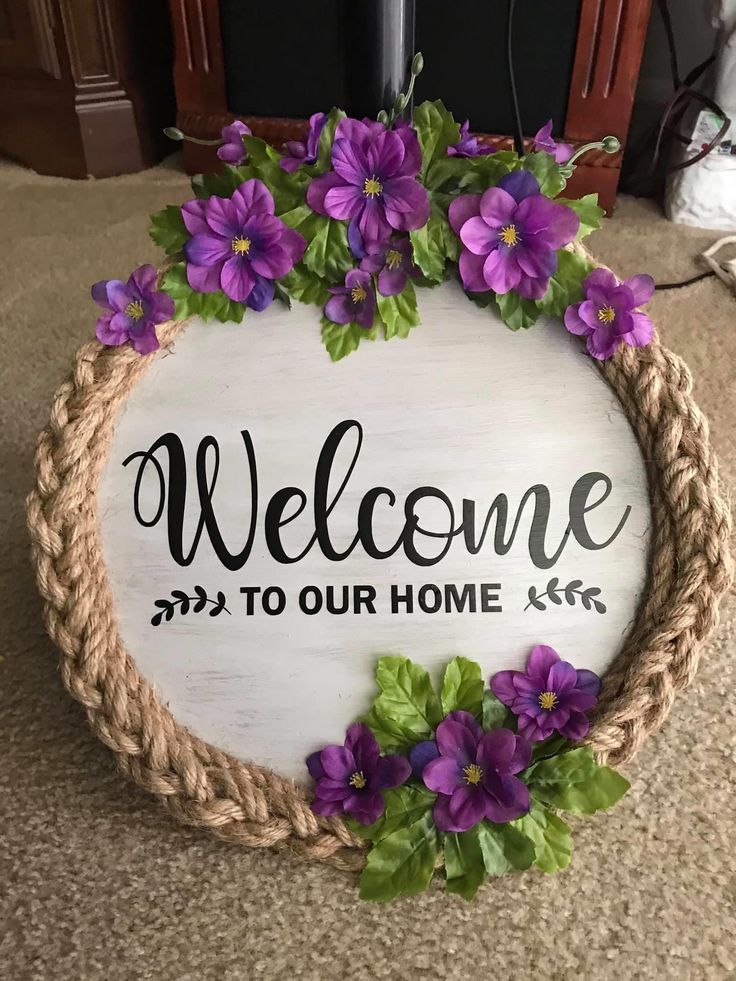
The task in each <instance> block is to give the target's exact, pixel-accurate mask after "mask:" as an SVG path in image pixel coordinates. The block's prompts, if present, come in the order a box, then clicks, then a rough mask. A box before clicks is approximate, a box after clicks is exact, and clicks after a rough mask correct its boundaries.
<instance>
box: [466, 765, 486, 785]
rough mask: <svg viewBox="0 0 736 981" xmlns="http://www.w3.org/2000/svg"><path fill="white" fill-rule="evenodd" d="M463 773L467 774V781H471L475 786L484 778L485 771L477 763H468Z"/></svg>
mask: <svg viewBox="0 0 736 981" xmlns="http://www.w3.org/2000/svg"><path fill="white" fill-rule="evenodd" d="M463 773H464V774H465V783H470V784H472V785H473V786H475V785H476V784H478V783H480V782H481V780H482V779H483V771H482V770H481V768H480V767H479V766H478V764H477V763H468V765H467V766H466V767H465V768H464V769H463Z"/></svg>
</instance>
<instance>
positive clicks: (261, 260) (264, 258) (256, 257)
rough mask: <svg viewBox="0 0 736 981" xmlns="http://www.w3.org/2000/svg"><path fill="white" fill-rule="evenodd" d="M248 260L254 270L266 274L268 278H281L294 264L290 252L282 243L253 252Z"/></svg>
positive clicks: (260, 274)
mask: <svg viewBox="0 0 736 981" xmlns="http://www.w3.org/2000/svg"><path fill="white" fill-rule="evenodd" d="M248 261H249V264H250V267H251V269H252V270H253V272H254V273H257V274H258V275H259V276H265V277H266V279H281V277H282V276H285V275H286V274H287V273H288V272H289V270H290V269H291V267H292V266H293V265H294V262H293V260H292V258H291V256H290V255H289V253H288V252H287V251H286V249H282V248H281V246H280V245H274V246H272V247H271V248H269V249H264V250H263V251H262V252H261V251H260V250H259V251H258V252H253V254H252V255H249V257H248Z"/></svg>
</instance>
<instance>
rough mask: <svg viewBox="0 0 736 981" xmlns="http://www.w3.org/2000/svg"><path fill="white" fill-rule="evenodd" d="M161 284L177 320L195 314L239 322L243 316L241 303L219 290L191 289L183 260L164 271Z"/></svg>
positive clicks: (204, 317) (221, 320)
mask: <svg viewBox="0 0 736 981" xmlns="http://www.w3.org/2000/svg"><path fill="white" fill-rule="evenodd" d="M161 286H162V289H164V290H166V292H167V293H168V294H169V296H170V297H171V298H172V300H173V301H174V303H175V304H176V316H177V318H178V319H179V320H184V319H186V318H187V317H195V316H196V317H202V319H203V320H219V321H220V322H221V323H229V322H230V321H232V322H233V323H236V324H239V323H240V322H241V321H242V319H243V317H244V316H245V307H244V306H243V305H242V303H235V302H234V301H233V300H231V299H229V298H228V297H227V296H225V294H224V293H223V292H222V291H221V290H218V291H217V292H216V293H197V292H196V291H195V290H193V289H192V288H191V286H190V285H189V283H188V282H187V272H186V267H185V265H184V263H183V262H179V263H177V265H175V266H172V267H171V269H169V270H168V271H167V272H165V273H164V276H163V281H162V283H161Z"/></svg>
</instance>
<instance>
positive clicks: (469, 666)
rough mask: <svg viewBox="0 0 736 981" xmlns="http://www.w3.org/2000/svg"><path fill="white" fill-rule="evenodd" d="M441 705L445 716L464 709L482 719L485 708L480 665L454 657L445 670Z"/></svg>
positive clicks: (464, 658)
mask: <svg viewBox="0 0 736 981" xmlns="http://www.w3.org/2000/svg"><path fill="white" fill-rule="evenodd" d="M440 703H441V705H442V712H443V714H444V715H447V714H448V713H449V712H455V711H456V710H458V709H462V710H464V711H465V712H470V713H471V715H474V716H475V717H476V718H477V719H480V717H481V711H482V706H483V676H482V675H481V672H480V665H479V664H476V663H475V661H469V660H468V659H467V658H466V657H454V658H453V659H452V660H451V661H450V663H449V664H448V665H447V667H446V668H445V675H444V678H443V679H442V690H441V691H440Z"/></svg>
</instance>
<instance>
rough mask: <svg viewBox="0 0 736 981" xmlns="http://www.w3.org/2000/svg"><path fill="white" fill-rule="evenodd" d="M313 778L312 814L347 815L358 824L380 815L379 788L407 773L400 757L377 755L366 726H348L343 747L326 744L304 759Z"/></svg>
mask: <svg viewBox="0 0 736 981" xmlns="http://www.w3.org/2000/svg"><path fill="white" fill-rule="evenodd" d="M307 769H308V770H309V772H310V774H311V775H312V777H313V779H314V780H316V786H315V791H314V793H315V800H314V803H313V804H312V810H313V811H314V813H315V814H321V815H323V816H324V817H330V816H332V815H334V814H350V815H352V817H354V818H355V820H356V821H359V822H360V823H361V824H373V823H374V822H375V821H377V820H378V819H379V818H380V816H381V815H382V814H383V810H384V806H385V805H384V801H383V796H382V794H381V791H382V790H391V789H392V788H393V787H399V786H400V785H401V784H402V783H404V781H405V780H407V779H408V777H409V775H410V774H411V766H410V765H409V761H408V760H407V759H405V757H403V756H381V750H380V747H379V745H378V743H377V742H376V737H375V736H374V735H373V733H372V732H371V730H370V729H369V728H368V726H366V725H363V723H362V722H356V723H355V725H352V726H350V728H349V729H348V731H347V735H346V737H345V745H344V746H326V747H325V748H324V749H323V750H320V751H319V752H317V753H312V755H311V756H310V757H309V758H308V759H307Z"/></svg>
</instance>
